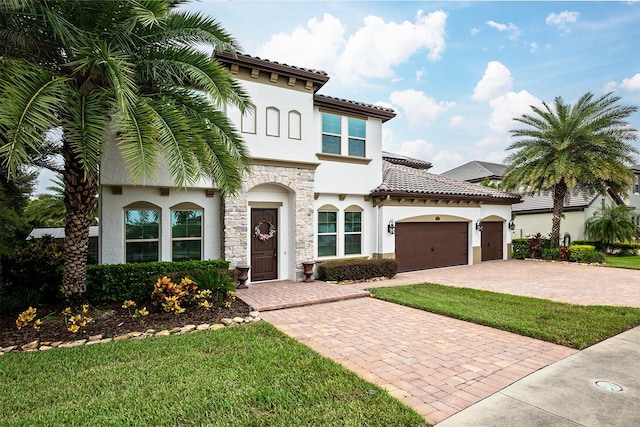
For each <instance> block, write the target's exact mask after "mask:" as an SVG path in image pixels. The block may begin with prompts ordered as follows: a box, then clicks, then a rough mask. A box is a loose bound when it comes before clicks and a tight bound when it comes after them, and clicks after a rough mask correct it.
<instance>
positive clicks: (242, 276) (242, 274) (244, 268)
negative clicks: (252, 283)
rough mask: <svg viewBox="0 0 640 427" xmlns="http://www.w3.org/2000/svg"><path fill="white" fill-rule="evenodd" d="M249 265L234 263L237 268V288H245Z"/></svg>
mask: <svg viewBox="0 0 640 427" xmlns="http://www.w3.org/2000/svg"><path fill="white" fill-rule="evenodd" d="M250 269H251V266H250V265H236V270H238V289H247V288H248V286H247V279H249V270H250Z"/></svg>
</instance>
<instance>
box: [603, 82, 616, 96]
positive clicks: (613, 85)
mask: <svg viewBox="0 0 640 427" xmlns="http://www.w3.org/2000/svg"><path fill="white" fill-rule="evenodd" d="M617 87H618V82H616V81H611V82H609V83H607V84H606V85H604V93H609V92H613V91H614V90H616V88H617Z"/></svg>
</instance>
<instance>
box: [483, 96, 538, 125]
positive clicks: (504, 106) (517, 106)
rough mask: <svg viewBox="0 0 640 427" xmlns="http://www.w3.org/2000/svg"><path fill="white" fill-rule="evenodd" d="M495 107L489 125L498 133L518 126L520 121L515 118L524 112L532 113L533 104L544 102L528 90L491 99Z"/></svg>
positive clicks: (492, 106) (491, 103) (492, 105)
mask: <svg viewBox="0 0 640 427" xmlns="http://www.w3.org/2000/svg"><path fill="white" fill-rule="evenodd" d="M489 105H490V106H491V108H493V112H492V113H491V117H490V118H489V126H490V127H491V129H492V130H493V131H495V132H498V133H507V132H509V131H510V130H511V129H514V128H517V127H519V126H518V122H515V121H514V120H513V119H514V118H515V117H520V116H521V115H523V114H528V113H531V112H532V111H531V105H535V106H538V107H539V106H541V105H542V102H541V101H540V100H539V99H538V98H536V97H535V96H533V95H531V94H530V93H529V92H527V91H526V90H521V91H520V92H509V93H507V94H505V95H502V96H500V97H498V98H495V99H492V100H491V101H489Z"/></svg>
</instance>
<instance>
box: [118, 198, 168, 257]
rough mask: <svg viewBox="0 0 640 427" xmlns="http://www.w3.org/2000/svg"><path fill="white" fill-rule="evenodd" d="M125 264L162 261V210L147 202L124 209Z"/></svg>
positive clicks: (133, 204)
mask: <svg viewBox="0 0 640 427" xmlns="http://www.w3.org/2000/svg"><path fill="white" fill-rule="evenodd" d="M124 224H125V244H124V245H125V262H153V261H158V260H159V259H160V208H159V207H158V206H156V205H153V204H151V203H147V202H137V203H132V204H130V205H128V206H127V207H125V209H124Z"/></svg>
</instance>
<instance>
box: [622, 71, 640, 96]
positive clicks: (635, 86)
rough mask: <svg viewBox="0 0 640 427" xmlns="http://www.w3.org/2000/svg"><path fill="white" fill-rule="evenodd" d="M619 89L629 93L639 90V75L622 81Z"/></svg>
mask: <svg viewBox="0 0 640 427" xmlns="http://www.w3.org/2000/svg"><path fill="white" fill-rule="evenodd" d="M620 87H621V88H623V89H626V90H628V91H630V92H633V91H636V90H640V73H638V74H636V75H635V76H633V77H631V78H630V79H623V80H622V83H620Z"/></svg>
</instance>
